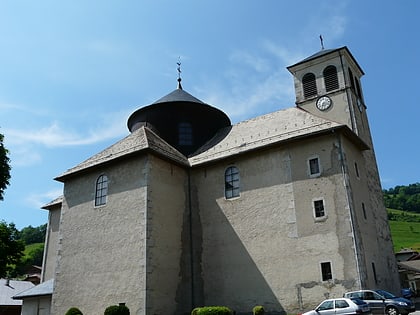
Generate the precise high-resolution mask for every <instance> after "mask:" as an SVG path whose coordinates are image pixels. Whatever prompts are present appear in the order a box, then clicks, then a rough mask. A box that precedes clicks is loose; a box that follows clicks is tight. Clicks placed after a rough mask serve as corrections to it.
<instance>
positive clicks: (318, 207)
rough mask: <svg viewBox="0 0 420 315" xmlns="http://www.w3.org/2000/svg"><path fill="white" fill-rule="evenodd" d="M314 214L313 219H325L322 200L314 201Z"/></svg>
mask: <svg viewBox="0 0 420 315" xmlns="http://www.w3.org/2000/svg"><path fill="white" fill-rule="evenodd" d="M314 213H315V218H322V217H325V209H324V200H322V199H321V200H315V201H314Z"/></svg>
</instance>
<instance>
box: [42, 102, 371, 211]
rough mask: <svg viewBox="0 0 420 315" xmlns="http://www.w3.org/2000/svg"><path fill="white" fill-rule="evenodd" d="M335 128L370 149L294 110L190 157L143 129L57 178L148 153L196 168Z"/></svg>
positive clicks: (237, 128)
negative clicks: (147, 151)
mask: <svg viewBox="0 0 420 315" xmlns="http://www.w3.org/2000/svg"><path fill="white" fill-rule="evenodd" d="M336 129H341V130H342V131H343V132H344V133H345V134H346V135H347V136H348V137H350V138H351V139H352V140H353V141H354V142H355V143H356V144H357V145H359V147H360V148H361V149H362V150H364V149H367V148H368V146H367V145H366V144H365V143H364V142H363V141H362V140H361V139H360V138H359V137H357V136H356V135H355V134H354V133H353V132H352V131H351V130H350V129H349V128H348V127H347V126H345V125H343V124H339V123H337V122H334V121H330V120H327V119H324V118H321V117H318V116H315V115H312V114H310V113H308V112H306V111H304V110H302V109H300V108H297V107H293V108H288V109H284V110H280V111H276V112H273V113H269V114H266V115H262V116H258V117H256V118H253V119H250V120H246V121H243V122H240V123H238V124H236V125H233V126H229V127H226V128H222V129H221V130H220V131H219V132H218V133H217V134H216V135H215V136H214V137H213V138H212V139H211V140H210V141H208V142H207V143H206V144H204V145H203V146H202V147H201V148H199V149H198V150H197V151H196V152H195V153H194V154H193V155H192V156H190V157H189V158H187V157H186V156H184V155H183V154H182V153H180V152H179V151H177V150H176V149H175V148H173V147H172V146H171V145H169V144H168V143H167V142H165V141H164V140H163V139H162V138H160V137H159V136H158V135H156V134H155V133H154V132H153V131H152V130H150V129H149V128H148V127H146V126H142V127H141V128H139V129H137V130H135V131H134V132H132V133H131V134H130V135H128V136H127V137H125V138H124V139H122V140H120V141H118V142H117V143H115V144H114V145H112V146H110V147H108V148H107V149H105V150H103V151H101V152H99V153H98V154H95V155H94V156H92V157H91V158H89V159H87V160H85V161H84V162H82V163H80V164H78V165H77V166H75V167H73V168H71V169H69V170H67V171H66V172H64V173H63V174H61V175H60V176H58V177H56V178H55V179H56V180H58V181H64V180H65V179H66V178H68V177H69V176H72V175H74V174H76V173H79V172H82V171H85V170H88V169H90V168H93V167H96V166H99V165H102V164H105V163H109V162H111V161H115V160H117V159H120V158H123V157H126V156H128V155H132V154H136V153H139V152H145V151H146V150H149V151H150V152H153V153H155V154H158V155H160V156H163V157H164V158H166V159H170V160H172V161H174V162H176V163H178V164H180V165H185V166H197V165H200V164H203V163H209V162H212V161H215V160H219V159H223V158H226V157H229V156H232V155H235V154H241V153H244V152H248V151H251V150H255V149H258V148H262V147H266V146H270V145H274V144H278V143H282V142H287V141H292V140H297V139H300V138H307V137H311V136H315V135H317V134H322V133H326V132H331V131H333V130H336ZM53 202H55V201H52V203H53ZM56 202H60V200H56ZM50 204H51V203H50ZM46 206H47V205H46ZM46 206H44V208H45V207H46Z"/></svg>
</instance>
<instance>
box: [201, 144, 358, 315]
mask: <svg viewBox="0 0 420 315" xmlns="http://www.w3.org/2000/svg"><path fill="white" fill-rule="evenodd" d="M332 139H333V137H329V138H324V139H318V140H319V141H317V142H314V141H313V140H312V141H308V142H305V143H303V142H300V143H299V145H298V146H290V147H289V148H288V149H287V150H280V149H278V150H275V149H273V150H270V151H264V152H260V153H258V155H253V156H248V157H247V158H237V159H235V160H233V159H232V160H231V161H229V162H226V163H220V164H219V165H215V166H212V167H207V168H206V169H205V170H203V169H202V170H200V171H197V172H196V176H195V177H194V178H195V181H196V185H197V186H198V187H206V189H205V192H204V193H200V191H199V192H198V196H199V197H198V202H199V205H198V206H199V209H200V218H201V223H202V229H203V243H202V250H203V253H202V270H203V278H204V301H205V304H206V305H214V304H223V305H227V306H230V307H232V308H233V309H235V310H236V311H237V312H250V311H251V310H252V307H253V306H255V305H257V304H262V305H264V307H265V308H266V310H268V311H273V312H274V311H278V312H281V311H284V310H286V311H288V312H290V311H296V310H298V309H301V308H302V307H303V308H304V307H306V306H307V305H311V306H313V305H314V304H316V303H318V302H319V300H320V299H322V298H324V297H325V296H341V295H342V293H343V291H345V290H346V288H347V287H351V285H353V284H354V281H355V278H356V269H355V267H354V266H355V264H354V251H353V248H352V235H351V228H350V224H349V217H348V208H346V207H347V200H346V198H345V191H344V187H343V185H342V182H343V180H342V176H341V170H340V168H339V167H338V166H339V165H338V162H337V154H336V152H335V150H336V148H335V146H334V143H333V141H332ZM314 153H316V154H318V155H319V156H320V159H321V161H322V162H321V163H323V166H324V167H325V170H324V171H325V173H324V174H323V176H322V177H320V178H311V179H310V178H308V175H307V166H306V165H307V159H308V158H309V157H310V156H311V155H313V154H314ZM229 165H235V166H237V167H238V168H239V172H240V178H241V196H240V198H237V199H234V200H225V198H224V171H225V169H226V167H228V166H229ZM292 180H293V182H292ZM320 196H321V197H323V198H325V202H326V205H327V207H328V208H327V211H328V219H327V220H326V221H323V222H315V220H314V216H313V210H312V198H314V197H320ZM337 233H338V234H339V235H337ZM322 261H331V262H332V265H333V275H334V278H335V279H334V281H333V282H328V283H323V282H322V281H321V275H320V262H322Z"/></svg>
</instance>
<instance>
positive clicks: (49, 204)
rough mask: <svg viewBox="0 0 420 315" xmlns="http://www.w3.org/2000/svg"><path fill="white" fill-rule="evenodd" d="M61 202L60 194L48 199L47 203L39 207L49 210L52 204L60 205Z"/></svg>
mask: <svg viewBox="0 0 420 315" xmlns="http://www.w3.org/2000/svg"><path fill="white" fill-rule="evenodd" d="M62 203H63V196H60V197H58V198H55V199H54V200H52V201H50V202H49V203H47V204H45V205H43V206H42V207H41V209H44V210H51V208H53V207H54V206H58V205H61V204H62Z"/></svg>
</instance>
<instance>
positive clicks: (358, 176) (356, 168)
mask: <svg viewBox="0 0 420 315" xmlns="http://www.w3.org/2000/svg"><path fill="white" fill-rule="evenodd" d="M354 170H355V171H356V176H357V178H360V175H359V167H358V166H357V163H354Z"/></svg>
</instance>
